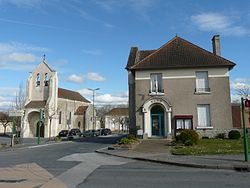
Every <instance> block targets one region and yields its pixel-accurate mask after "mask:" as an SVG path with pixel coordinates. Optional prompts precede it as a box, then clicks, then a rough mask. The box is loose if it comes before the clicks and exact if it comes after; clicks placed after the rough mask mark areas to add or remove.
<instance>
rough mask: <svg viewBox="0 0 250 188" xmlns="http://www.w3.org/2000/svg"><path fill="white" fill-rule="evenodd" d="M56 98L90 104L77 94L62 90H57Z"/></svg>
mask: <svg viewBox="0 0 250 188" xmlns="http://www.w3.org/2000/svg"><path fill="white" fill-rule="evenodd" d="M58 98H62V99H69V100H74V101H81V102H86V103H90V102H89V101H88V100H87V99H85V98H84V97H83V96H82V95H81V94H80V93H79V92H76V91H72V90H68V89H63V88H58Z"/></svg>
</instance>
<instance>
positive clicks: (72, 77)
mask: <svg viewBox="0 0 250 188" xmlns="http://www.w3.org/2000/svg"><path fill="white" fill-rule="evenodd" d="M67 81H69V82H74V83H83V77H82V76H78V75H76V74H72V75H70V76H69V77H68V79H67Z"/></svg>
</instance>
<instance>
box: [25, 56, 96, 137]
mask: <svg viewBox="0 0 250 188" xmlns="http://www.w3.org/2000/svg"><path fill="white" fill-rule="evenodd" d="M26 92H27V94H26V95H27V96H26V102H25V106H24V116H23V118H22V131H21V132H22V134H23V135H22V136H23V137H37V136H38V127H39V120H40V117H39V116H40V111H43V113H44V123H42V125H41V127H40V136H41V137H53V136H57V135H58V133H59V132H60V131H61V130H63V129H66V130H69V129H72V128H79V129H80V130H82V131H84V130H88V129H92V127H91V126H92V124H93V123H92V118H91V112H92V105H91V104H90V102H89V101H88V100H86V99H85V98H84V97H83V96H81V95H80V93H78V92H75V91H71V90H67V89H63V88H58V77H57V72H56V71H54V70H52V69H51V68H50V67H49V66H48V64H47V63H46V62H45V60H44V59H43V61H42V62H41V63H40V64H39V65H38V66H37V68H36V69H35V70H34V71H33V72H32V73H31V74H30V76H29V78H28V81H27V88H26Z"/></svg>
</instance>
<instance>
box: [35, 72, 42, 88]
mask: <svg viewBox="0 0 250 188" xmlns="http://www.w3.org/2000/svg"><path fill="white" fill-rule="evenodd" d="M40 80H41V78H40V74H39V73H37V75H36V87H38V86H40Z"/></svg>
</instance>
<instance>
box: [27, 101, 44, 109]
mask: <svg viewBox="0 0 250 188" xmlns="http://www.w3.org/2000/svg"><path fill="white" fill-rule="evenodd" d="M45 105H46V101H30V102H29V103H28V104H26V105H25V106H24V108H44V107H45Z"/></svg>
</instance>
